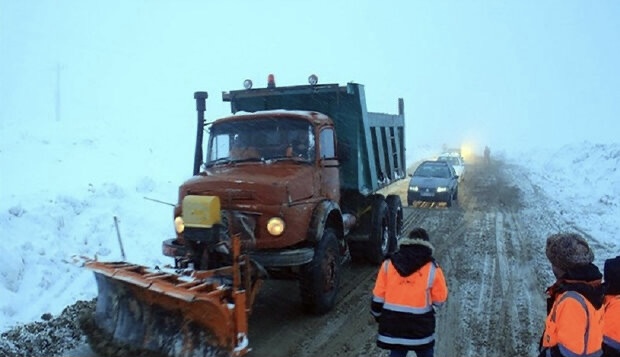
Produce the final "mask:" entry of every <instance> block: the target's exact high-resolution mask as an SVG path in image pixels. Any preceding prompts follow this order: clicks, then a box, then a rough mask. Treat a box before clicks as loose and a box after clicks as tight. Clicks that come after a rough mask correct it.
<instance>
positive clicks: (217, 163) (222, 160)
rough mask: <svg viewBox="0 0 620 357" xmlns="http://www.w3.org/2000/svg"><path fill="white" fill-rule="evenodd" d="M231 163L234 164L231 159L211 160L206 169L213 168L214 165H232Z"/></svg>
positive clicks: (206, 164)
mask: <svg viewBox="0 0 620 357" xmlns="http://www.w3.org/2000/svg"><path fill="white" fill-rule="evenodd" d="M231 162H232V160H231V159H230V158H229V157H220V158H218V159H215V160H211V161H209V162H207V163H205V166H206V167H211V166H213V165H220V164H230V163H231Z"/></svg>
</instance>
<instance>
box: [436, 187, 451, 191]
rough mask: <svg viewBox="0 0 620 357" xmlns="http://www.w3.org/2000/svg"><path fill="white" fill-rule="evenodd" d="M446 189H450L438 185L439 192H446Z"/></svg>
mask: <svg viewBox="0 0 620 357" xmlns="http://www.w3.org/2000/svg"><path fill="white" fill-rule="evenodd" d="M446 191H448V188H447V187H444V186H439V187H437V192H446Z"/></svg>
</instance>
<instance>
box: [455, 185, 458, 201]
mask: <svg viewBox="0 0 620 357" xmlns="http://www.w3.org/2000/svg"><path fill="white" fill-rule="evenodd" d="M458 199H459V188H458V187H457V188H456V190H455V191H454V200H455V201H456V200H458Z"/></svg>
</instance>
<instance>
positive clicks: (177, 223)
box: [174, 216, 185, 234]
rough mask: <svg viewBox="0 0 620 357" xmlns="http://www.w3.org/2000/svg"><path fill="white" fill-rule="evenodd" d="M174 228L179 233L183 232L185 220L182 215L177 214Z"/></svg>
mask: <svg viewBox="0 0 620 357" xmlns="http://www.w3.org/2000/svg"><path fill="white" fill-rule="evenodd" d="M174 230H175V231H177V233H178V234H181V233H183V231H184V230H185V222H183V218H182V217H181V216H177V217H176V218H175V219H174Z"/></svg>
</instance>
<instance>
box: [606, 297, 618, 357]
mask: <svg viewBox="0 0 620 357" xmlns="http://www.w3.org/2000/svg"><path fill="white" fill-rule="evenodd" d="M603 307H604V313H603V314H604V315H603V342H604V343H605V344H606V345H607V346H609V347H611V348H613V349H614V350H616V351H619V352H620V295H605V301H604V302H603Z"/></svg>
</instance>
